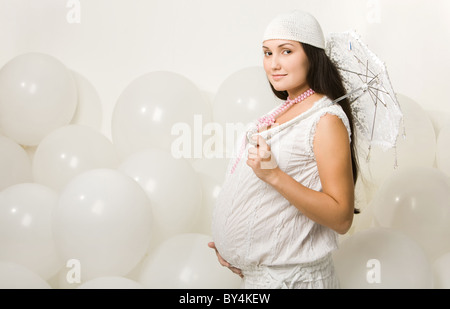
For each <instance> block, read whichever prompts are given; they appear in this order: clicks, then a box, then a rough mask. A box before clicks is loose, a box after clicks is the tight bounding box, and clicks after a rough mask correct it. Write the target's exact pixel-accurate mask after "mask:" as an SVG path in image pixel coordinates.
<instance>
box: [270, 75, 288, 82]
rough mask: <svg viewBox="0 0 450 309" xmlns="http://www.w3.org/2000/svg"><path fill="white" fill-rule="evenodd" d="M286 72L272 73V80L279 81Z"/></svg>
mask: <svg viewBox="0 0 450 309" xmlns="http://www.w3.org/2000/svg"><path fill="white" fill-rule="evenodd" d="M286 75H287V74H274V75H272V78H273V80H275V81H279V80H280V79H283V78H284V77H286Z"/></svg>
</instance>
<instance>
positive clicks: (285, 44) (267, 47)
mask: <svg viewBox="0 0 450 309" xmlns="http://www.w3.org/2000/svg"><path fill="white" fill-rule="evenodd" d="M285 45H291V46H294V45H293V44H291V43H283V44H281V45H279V46H278V48H281V47H283V46H285ZM262 48H265V49H270V48H269V47H267V46H264V45H263V47H262Z"/></svg>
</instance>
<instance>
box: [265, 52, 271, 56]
mask: <svg viewBox="0 0 450 309" xmlns="http://www.w3.org/2000/svg"><path fill="white" fill-rule="evenodd" d="M264 56H266V57H269V56H272V53H271V52H269V51H266V52H264Z"/></svg>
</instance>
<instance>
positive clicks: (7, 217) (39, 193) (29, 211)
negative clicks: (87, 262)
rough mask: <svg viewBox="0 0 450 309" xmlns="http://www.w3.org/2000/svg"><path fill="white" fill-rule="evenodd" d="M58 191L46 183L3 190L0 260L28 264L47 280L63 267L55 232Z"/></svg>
mask: <svg viewBox="0 0 450 309" xmlns="http://www.w3.org/2000/svg"><path fill="white" fill-rule="evenodd" d="M57 201H58V194H57V193H56V192H55V191H53V190H51V189H50V188H47V187H45V186H42V185H39V184H34V183H25V184H17V185H14V186H11V187H8V188H7V189H5V190H3V191H1V192H0V247H1V248H2V250H1V251H0V260H3V261H10V262H15V263H18V264H21V265H24V266H26V267H27V268H29V269H30V270H32V271H34V272H36V273H37V274H39V275H40V276H41V277H42V278H44V279H45V280H47V279H49V278H50V277H52V276H54V275H55V274H56V273H57V272H58V270H59V269H60V268H61V267H62V261H61V260H60V257H59V256H58V253H57V251H56V246H55V243H54V241H53V234H52V225H51V221H52V220H51V219H52V217H51V216H52V212H53V210H54V208H55V207H56V204H57Z"/></svg>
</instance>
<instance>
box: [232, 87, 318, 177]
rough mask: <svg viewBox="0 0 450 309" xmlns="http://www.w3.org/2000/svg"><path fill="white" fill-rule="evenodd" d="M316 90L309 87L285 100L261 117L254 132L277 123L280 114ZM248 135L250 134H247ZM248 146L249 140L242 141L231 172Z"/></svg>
mask: <svg viewBox="0 0 450 309" xmlns="http://www.w3.org/2000/svg"><path fill="white" fill-rule="evenodd" d="M314 93H315V92H314V90H312V89H308V90H307V91H305V92H304V93H302V94H301V95H299V96H298V97H297V98H295V99H294V100H291V99H289V98H288V99H287V100H286V102H284V103H283V104H282V105H281V106H280V107H278V108H277V109H276V110H275V111H273V112H271V113H270V114H268V115H265V116H263V117H261V118H259V119H258V124H257V125H256V130H255V132H254V133H257V132H259V131H260V130H261V129H263V128H265V129H267V128H269V127H271V126H273V125H274V124H275V121H276V119H277V117H278V116H279V115H281V114H282V113H284V112H285V111H287V110H288V109H289V108H290V107H291V106H292V105H294V104H297V103H300V102H302V101H304V100H306V99H307V98H308V97H310V96H312V95H313V94H314ZM247 137H248V134H247ZM246 146H247V140H245V141H244V143H242V146H241V149H240V152H239V156H238V157H237V159H236V162H235V163H234V164H233V167H232V169H231V174H233V173H234V171H235V170H236V167H237V165H238V164H239V162H240V160H241V157H242V154H243V152H244V151H245V147H246Z"/></svg>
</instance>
